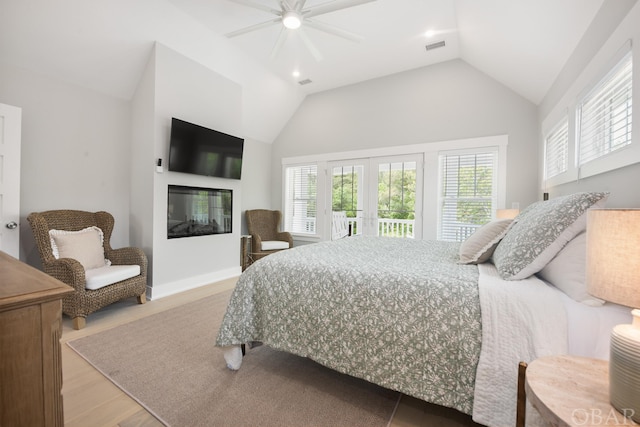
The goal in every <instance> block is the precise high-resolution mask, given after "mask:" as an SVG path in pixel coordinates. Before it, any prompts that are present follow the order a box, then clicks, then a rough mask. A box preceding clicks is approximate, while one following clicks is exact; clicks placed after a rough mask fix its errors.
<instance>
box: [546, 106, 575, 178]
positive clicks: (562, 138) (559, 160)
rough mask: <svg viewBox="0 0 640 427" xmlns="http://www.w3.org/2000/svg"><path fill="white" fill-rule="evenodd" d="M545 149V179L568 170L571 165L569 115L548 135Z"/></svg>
mask: <svg viewBox="0 0 640 427" xmlns="http://www.w3.org/2000/svg"><path fill="white" fill-rule="evenodd" d="M544 151H545V153H544V174H545V179H549V178H553V177H554V176H557V175H560V174H561V173H563V172H566V171H567V169H568V167H569V119H568V118H567V117H565V118H564V119H563V120H562V121H561V122H560V123H559V124H558V125H556V127H555V128H554V129H553V130H552V131H551V132H550V133H549V135H548V136H547V137H546V139H545V147H544Z"/></svg>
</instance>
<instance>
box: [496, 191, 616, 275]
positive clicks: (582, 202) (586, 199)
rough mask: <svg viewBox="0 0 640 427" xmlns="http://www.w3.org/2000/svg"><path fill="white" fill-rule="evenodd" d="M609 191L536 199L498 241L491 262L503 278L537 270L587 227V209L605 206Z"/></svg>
mask: <svg viewBox="0 0 640 427" xmlns="http://www.w3.org/2000/svg"><path fill="white" fill-rule="evenodd" d="M608 195H609V194H608V193H575V194H571V195H568V196H561V197H556V198H554V199H551V200H547V201H544V202H537V203H535V204H534V206H532V207H531V208H530V209H529V208H527V209H526V210H525V211H523V212H522V214H520V215H519V216H518V221H517V222H516V223H515V224H514V225H513V227H511V229H510V230H509V232H508V233H507V234H506V236H504V238H503V239H502V240H501V241H500V243H499V244H498V247H497V248H496V249H495V251H494V253H493V263H494V264H495V265H496V268H497V270H498V273H499V274H500V277H502V278H503V279H504V280H521V279H525V278H527V277H529V276H531V275H532V274H535V273H537V272H538V271H540V270H541V269H542V268H543V267H544V266H545V265H547V263H548V262H549V261H551V259H552V258H553V257H554V256H555V255H556V254H557V253H558V252H560V249H562V248H563V247H564V245H566V244H567V242H568V241H569V240H571V239H573V238H574V237H575V236H576V235H577V234H578V233H580V232H581V231H584V230H585V229H586V227H587V210H588V209H589V208H591V207H594V206H597V207H602V206H604V202H605V201H606V198H607V196H608Z"/></svg>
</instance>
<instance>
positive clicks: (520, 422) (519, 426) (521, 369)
mask: <svg viewBox="0 0 640 427" xmlns="http://www.w3.org/2000/svg"><path fill="white" fill-rule="evenodd" d="M526 371H527V364H526V363H525V362H520V363H519V364H518V401H517V404H516V427H524V425H525V421H526V420H525V415H526V412H527V395H526V392H525V390H524V381H525V375H526Z"/></svg>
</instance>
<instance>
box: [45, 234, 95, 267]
mask: <svg viewBox="0 0 640 427" xmlns="http://www.w3.org/2000/svg"><path fill="white" fill-rule="evenodd" d="M49 238H50V239H51V249H52V252H53V256H54V257H55V258H56V259H59V258H73V259H75V260H77V261H78V262H79V263H80V264H82V266H83V267H84V269H85V270H89V269H92V268H98V267H104V266H105V265H106V264H107V261H106V260H105V259H104V247H103V246H102V243H103V240H104V234H103V233H102V230H101V229H100V228H98V227H95V226H93V227H87V228H84V229H82V230H79V231H67V230H49Z"/></svg>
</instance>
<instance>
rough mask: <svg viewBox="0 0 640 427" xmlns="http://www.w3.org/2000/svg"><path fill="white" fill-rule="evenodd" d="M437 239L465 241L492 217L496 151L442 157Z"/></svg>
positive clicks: (495, 191) (494, 206)
mask: <svg viewBox="0 0 640 427" xmlns="http://www.w3.org/2000/svg"><path fill="white" fill-rule="evenodd" d="M439 157H440V159H439V160H440V181H441V183H442V184H441V188H440V206H439V209H440V212H439V222H440V223H439V227H438V228H439V230H438V238H439V239H440V240H449V241H464V240H465V239H466V238H467V237H469V236H470V235H471V234H473V232H474V231H475V230H476V229H477V228H479V227H480V226H481V225H482V224H485V223H487V222H489V221H490V220H491V219H492V217H493V211H495V209H496V202H497V182H496V181H497V174H496V169H497V161H498V153H497V151H487V152H477V153H468V154H467V153H462V154H441V155H440V156H439Z"/></svg>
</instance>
